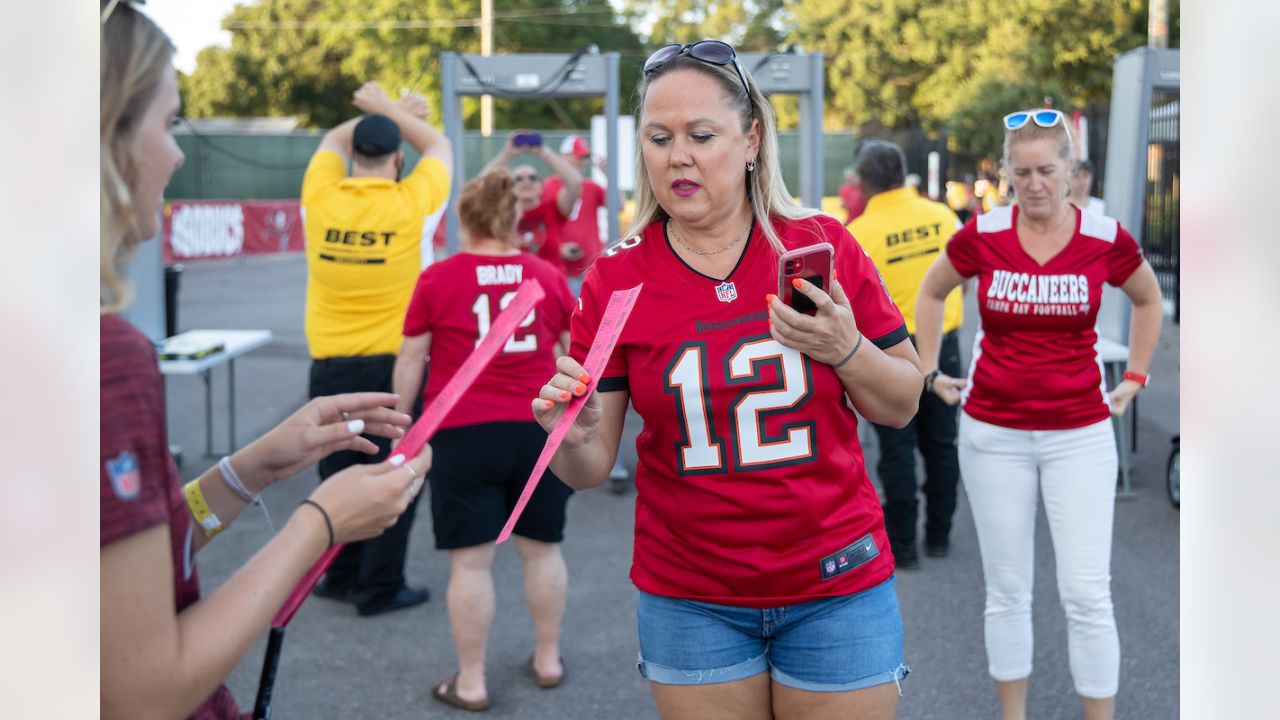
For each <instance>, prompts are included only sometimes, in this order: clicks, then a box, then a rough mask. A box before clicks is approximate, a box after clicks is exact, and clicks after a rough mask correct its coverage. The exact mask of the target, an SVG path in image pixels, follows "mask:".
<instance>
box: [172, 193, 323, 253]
mask: <svg viewBox="0 0 1280 720" xmlns="http://www.w3.org/2000/svg"><path fill="white" fill-rule="evenodd" d="M163 233H164V262H165V264H166V265H168V264H171V263H173V262H178V261H187V260H198V259H201V258H227V257H235V256H237V255H259V254H264V253H280V252H298V251H301V250H302V249H303V228H302V215H301V213H300V211H299V206H298V201H297V200H243V201H239V200H189V201H188V200H178V201H174V202H172V203H169V205H168V206H166V207H165V211H164V229H163Z"/></svg>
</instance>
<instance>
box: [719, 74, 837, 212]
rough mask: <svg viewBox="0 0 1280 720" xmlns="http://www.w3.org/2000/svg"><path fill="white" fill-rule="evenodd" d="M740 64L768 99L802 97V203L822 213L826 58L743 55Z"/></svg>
mask: <svg viewBox="0 0 1280 720" xmlns="http://www.w3.org/2000/svg"><path fill="white" fill-rule="evenodd" d="M738 60H739V62H741V63H742V67H743V68H745V69H746V70H747V72H749V73H750V74H751V79H752V81H754V82H755V83H756V86H757V87H759V88H760V91H761V92H763V93H764V94H765V95H799V96H800V202H801V203H803V204H804V205H805V207H810V208H813V209H815V210H821V209H822V196H823V187H822V174H823V161H824V158H823V156H822V106H823V101H824V99H825V98H824V92H825V85H824V82H823V81H824V75H823V54H822V53H820V52H814V53H805V52H785V53H741V54H739V55H738Z"/></svg>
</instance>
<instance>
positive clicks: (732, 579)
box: [533, 40, 923, 720]
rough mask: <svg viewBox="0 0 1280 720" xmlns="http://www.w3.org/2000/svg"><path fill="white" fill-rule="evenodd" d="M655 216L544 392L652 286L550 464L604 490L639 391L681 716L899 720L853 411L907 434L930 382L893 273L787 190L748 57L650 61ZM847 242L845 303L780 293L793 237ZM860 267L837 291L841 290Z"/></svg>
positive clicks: (796, 241)
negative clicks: (804, 301)
mask: <svg viewBox="0 0 1280 720" xmlns="http://www.w3.org/2000/svg"><path fill="white" fill-rule="evenodd" d="M637 109H638V113H637V114H638V116H639V118H640V119H639V126H640V138H639V141H640V147H641V153H640V155H641V160H642V162H640V163H637V165H638V168H637V172H638V178H637V182H636V187H637V188H638V195H637V210H636V222H635V225H634V226H633V228H632V229H631V231H630V232H629V233H628V236H629V237H628V238H627V239H626V240H623V241H622V242H620V243H618V244H617V245H615V246H614V247H613V248H611V249H610V250H609V251H607V252H606V253H605V254H604V255H602V256H601V257H600V258H598V259H597V260H596V262H595V264H594V265H593V266H592V268H591V270H590V271H589V272H588V274H587V278H586V282H585V284H584V286H583V290H582V296H581V302H580V305H579V308H578V310H576V311H575V313H574V317H573V323H572V326H573V327H572V334H573V344H572V349H571V352H570V356H569V357H561V358H559V359H558V360H557V365H556V369H557V373H556V374H555V376H554V377H552V378H551V380H550V381H549V383H548V384H547V385H546V386H544V387H543V388H542V391H541V393H540V395H539V399H537V400H534V401H533V405H534V408H533V409H534V412H535V415H536V416H537V417H538V419H539V421H540V422H541V423H542V424H543V427H546V428H551V427H553V425H554V423H555V422H556V420H557V418H559V417H560V415H562V414H563V410H564V407H565V403H566V402H567V401H568V400H569V398H570V397H571V396H574V395H577V396H581V395H582V394H583V393H584V392H585V390H586V384H587V383H589V382H590V378H589V377H586V376H585V375H584V371H583V368H582V365H581V364H580V363H581V362H582V361H583V360H584V358H585V356H586V354H587V350H588V346H589V345H590V344H591V342H592V338H593V337H594V336H595V334H596V331H597V328H598V326H599V324H600V320H601V315H602V312H603V310H604V307H605V305H606V303H607V302H608V298H609V296H610V293H611V292H612V291H615V290H621V289H626V288H631V287H634V286H636V285H639V284H641V283H643V284H644V289H643V290H642V291H641V293H640V295H639V298H638V300H637V302H636V305H635V308H634V310H633V312H632V313H631V316H630V318H629V320H628V321H627V325H626V327H625V328H623V330H622V334H621V337H620V339H619V342H618V345H617V348H616V350H615V351H614V353H613V355H612V357H611V358H610V359H609V361H608V365H607V367H606V368H605V369H604V371H603V373H602V375H601V380H600V384H599V386H598V388H597V389H596V391H595V392H593V393H592V395H591V396H590V398H589V399H588V402H587V404H586V407H585V409H584V411H583V412H582V413H581V414H580V415H579V416H578V419H577V421H576V422H575V424H574V426H573V428H572V430H571V431H570V433H569V434H568V436H567V437H566V439H565V441H564V444H563V445H562V446H561V448H560V449H559V451H558V452H557V454H556V457H555V459H554V461H553V463H552V467H553V469H554V470H555V471H556V474H557V475H559V476H560V477H562V478H564V479H565V481H566V482H568V483H569V484H570V485H571V486H573V487H576V488H586V487H593V486H597V485H600V484H601V483H603V482H604V480H605V478H606V477H607V476H608V474H609V469H610V468H611V467H612V465H613V462H614V458H615V456H616V455H617V452H618V445H619V442H620V440H621V433H622V425H623V417H624V413H625V411H626V407H627V403H628V402H631V403H632V404H633V405H634V406H635V408H636V411H637V412H638V413H639V415H640V416H641V417H642V418H643V420H644V429H643V431H642V432H641V433H640V436H639V438H638V440H637V454H638V457H639V462H638V464H637V470H636V492H637V496H636V520H635V552H634V560H633V564H632V569H631V578H632V581H633V582H634V583H635V584H636V586H637V587H638V588H639V589H640V598H639V604H638V609H637V621H638V630H639V639H640V660H639V667H640V670H641V672H642V673H643V675H644V676H645V677H646V678H648V679H649V680H650V687H651V689H652V692H653V695H654V699H655V701H656V703H657V706H658V710H659V713H660V714H661V716H662V717H663V718H665V719H668V720H670V719H672V718H691V719H692V718H696V719H698V720H704V719H706V718H759V719H761V720H763V719H767V718H775V717H776V718H801V717H803V718H848V717H859V718H890V717H892V716H893V715H894V713H895V710H896V707H897V700H898V695H899V685H898V681H899V680H901V678H902V677H903V676H905V674H906V671H907V669H906V666H905V665H904V664H903V658H902V620H901V617H900V615H899V611H898V603H897V595H896V593H895V591H894V588H893V557H892V554H891V553H890V551H889V544H888V541H887V539H886V537H885V531H884V516H883V515H882V513H881V510H880V504H879V502H878V500H877V498H876V493H875V490H874V489H873V488H872V485H871V483H870V481H869V480H868V478H867V474H866V470H865V468H864V466H863V459H862V452H861V448H860V447H859V445H858V440H857V432H856V427H857V420H856V418H855V415H854V413H853V410H852V409H851V408H850V407H849V404H848V402H849V401H850V400H851V401H852V403H853V405H854V406H855V407H856V408H857V409H858V411H859V412H861V413H862V414H863V415H864V416H866V417H867V418H869V419H872V420H874V421H875V422H879V423H884V424H890V425H894V426H896V427H902V426H903V425H905V424H906V423H907V422H908V421H909V420H910V419H911V417H912V416H913V415H914V414H915V412H916V405H917V401H918V399H919V396H920V387H921V383H922V380H923V378H922V376H921V374H920V370H919V368H918V366H917V362H918V361H917V359H916V355H915V350H914V348H913V347H912V345H911V343H910V341H909V340H908V337H907V331H906V327H905V325H904V324H903V320H902V316H901V314H899V313H898V310H897V308H896V307H895V306H894V305H893V303H892V301H891V300H890V299H889V296H888V293H887V292H886V291H885V289H884V286H883V285H882V283H881V282H880V279H879V276H878V274H877V273H876V270H875V267H874V266H873V265H872V263H871V261H870V260H869V259H868V258H867V257H866V255H865V253H863V252H862V250H861V249H860V248H859V247H858V245H857V243H856V242H855V241H854V240H853V238H852V237H850V236H849V234H848V232H847V231H846V230H845V229H844V227H843V226H842V225H841V224H840V223H839V221H837V220H835V219H833V218H827V217H825V216H821V215H817V214H816V213H814V212H812V211H808V210H804V209H802V208H800V207H798V206H797V205H796V204H795V203H794V201H792V200H791V197H790V194H789V193H788V192H787V190H786V187H785V186H784V184H783V182H782V176H781V172H780V169H779V166H778V143H777V130H776V127H775V124H774V117H773V113H772V110H771V109H770V106H769V101H768V100H767V99H766V98H765V97H764V96H763V95H762V94H761V93H760V90H759V88H758V87H757V86H756V85H755V83H753V82H752V81H751V80H750V79H749V76H748V75H747V74H746V73H745V72H744V71H743V69H742V68H741V66H740V65H739V63H738V60H737V57H736V56H735V54H734V51H733V48H732V47H730V46H728V45H726V44H724V43H721V42H717V41H707V40H704V41H702V42H699V43H695V44H693V45H670V46H667V47H665V48H662V49H660V50H658V51H657V52H656V53H654V55H653V56H651V57H650V58H649V60H648V61H647V62H646V63H645V77H644V79H643V82H642V85H641V88H640V95H639V102H638V108H637ZM822 241H827V242H830V243H831V244H832V245H833V246H834V248H835V257H834V268H835V275H836V276H837V277H833V278H831V281H832V282H831V283H830V287H831V294H830V295H828V294H827V293H825V292H823V291H821V290H819V289H817V288H816V287H813V286H811V285H808V284H806V283H802V284H801V285H802V286H803V287H802V288H800V290H801V292H803V293H804V294H805V295H807V296H809V297H810V298H811V299H812V300H813V301H814V302H815V303H816V305H817V308H818V310H817V313H816V315H814V316H809V315H802V314H800V313H798V312H796V311H795V310H793V309H792V308H791V307H789V306H787V305H786V304H784V303H783V302H781V301H780V300H778V299H777V298H776V297H775V296H774V295H773V294H774V293H776V292H777V291H778V259H779V254H780V253H781V252H783V251H784V250H785V249H791V248H798V247H803V246H806V245H811V244H813V243H815V242H822ZM837 278H838V282H837Z"/></svg>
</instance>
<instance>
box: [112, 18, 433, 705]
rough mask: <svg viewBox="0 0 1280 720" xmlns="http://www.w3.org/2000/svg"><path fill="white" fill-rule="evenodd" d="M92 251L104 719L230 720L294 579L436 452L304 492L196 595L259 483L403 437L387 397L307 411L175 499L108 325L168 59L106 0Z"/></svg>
mask: <svg viewBox="0 0 1280 720" xmlns="http://www.w3.org/2000/svg"><path fill="white" fill-rule="evenodd" d="M102 10H103V23H102V44H101V48H102V50H101V66H102V86H101V145H102V148H101V149H102V180H101V183H102V184H101V195H102V203H101V214H102V218H101V220H102V231H101V237H100V244H101V246H100V249H101V253H102V265H101V275H100V283H101V284H100V289H101V295H100V304H99V309H100V318H101V320H100V331H101V339H100V350H101V356H100V362H101V370H100V373H101V377H100V393H101V394H100V398H99V401H100V406H101V419H100V423H101V430H100V444H101V470H100V478H99V484H100V497H101V505H100V521H101V523H100V524H101V531H100V532H101V569H100V570H101V572H100V578H101V624H102V637H101V648H102V650H101V664H102V677H101V701H100V702H101V706H100V710H101V715H102V717H104V718H137V717H168V718H179V717H190V718H196V719H197V720H230V719H231V718H237V719H238V718H239V717H240V713H239V711H238V709H237V708H236V702H235V699H234V698H232V697H231V693H230V691H228V690H227V688H226V686H225V685H223V684H222V681H223V678H225V677H226V676H227V675H228V674H229V673H230V672H231V670H232V668H234V667H235V665H236V663H238V662H239V661H240V660H241V658H243V657H244V655H245V653H246V652H248V650H249V648H250V646H251V645H252V644H253V642H254V641H255V640H257V639H258V638H259V637H260V636H261V635H262V632H263V631H264V630H266V629H267V625H268V624H269V623H270V621H271V617H272V615H274V614H275V613H276V611H277V610H279V609H280V606H281V605H282V604H283V603H284V600H285V598H286V597H287V596H288V594H289V591H290V590H292V589H293V587H294V585H296V584H297V582H298V580H300V579H301V578H302V575H303V573H305V572H306V571H307V569H308V568H310V567H311V565H312V564H313V563H314V562H315V561H316V560H317V559H318V558H319V557H320V555H321V553H323V552H324V550H325V547H326V546H327V545H329V544H332V543H333V542H348V541H353V540H362V539H365V538H369V537H373V536H375V535H377V534H378V533H380V532H382V531H383V529H385V528H386V527H388V526H390V525H391V524H393V523H394V522H395V520H396V518H397V517H398V516H399V515H400V513H401V512H403V511H404V509H405V508H406V507H407V506H408V503H409V500H410V499H411V497H412V495H413V494H414V493H416V492H417V491H418V489H419V488H420V487H421V482H422V481H421V479H420V478H421V477H422V476H423V475H425V474H426V471H427V468H428V467H429V466H430V452H429V451H425V450H424V452H423V454H421V455H419V456H418V457H416V458H413V459H412V460H410V461H409V462H408V463H407V464H405V465H403V466H394V465H392V464H390V463H383V464H381V465H359V466H356V467H353V468H351V469H350V470H348V471H345V472H343V473H339V474H338V475H335V476H334V477H332V478H330V479H329V481H328V482H326V483H325V484H324V485H322V486H321V487H320V488H318V489H317V490H316V491H315V492H313V493H312V494H311V497H310V498H309V499H308V500H307V505H308V506H307V507H306V508H301V509H299V510H298V511H296V512H295V513H294V514H293V516H292V517H290V518H289V519H288V521H287V522H286V523H285V524H284V525H283V527H281V528H280V531H279V532H278V533H276V536H275V537H274V538H273V539H272V540H271V541H270V542H268V543H267V545H266V546H265V547H263V548H262V549H261V550H260V551H258V553H257V554H256V555H254V557H253V558H252V559H251V560H250V561H249V562H248V563H247V564H246V565H245V566H244V567H243V568H241V569H240V570H239V571H237V572H236V573H235V575H233V576H232V577H231V579H229V580H228V581H227V582H226V583H225V584H224V585H223V586H222V587H221V588H219V589H218V592H217V593H215V594H213V595H211V596H209V597H207V598H203V599H202V598H201V597H200V585H199V578H198V576H197V574H196V567H195V559H194V555H195V552H196V551H198V550H199V549H200V548H201V547H203V546H204V545H205V544H206V543H207V542H208V541H209V539H210V538H212V537H213V536H214V535H216V534H218V532H221V530H222V529H224V528H225V527H226V526H227V525H229V524H230V523H231V522H232V521H233V520H234V519H235V518H236V516H237V515H239V514H240V513H241V512H242V511H243V510H244V508H245V507H246V506H247V505H248V503H249V502H250V501H252V500H253V499H254V498H255V497H256V496H257V495H258V493H260V492H261V491H262V490H263V489H264V488H265V487H266V486H267V485H269V484H271V483H273V482H275V481H277V480H280V479H282V478H285V477H288V476H290V475H293V474H295V473H297V472H298V471H300V470H302V469H303V468H305V467H307V466H309V465H310V464H312V463H314V462H315V461H316V460H318V459H319V458H321V457H324V456H325V455H327V454H329V453H331V452H333V451H335V450H343V449H346V450H362V451H365V452H374V451H375V450H376V448H375V446H374V444H373V443H371V442H370V441H369V440H368V439H366V438H363V437H361V436H360V432H361V431H364V432H367V433H372V434H376V435H381V436H385V437H400V436H401V435H402V434H403V430H402V429H401V428H403V427H404V426H406V425H408V423H409V417H408V416H407V415H403V414H401V413H397V412H395V411H394V410H392V409H391V408H390V407H387V406H389V405H391V404H392V403H394V402H395V396H394V395H391V394H387V393H361V394H354V395H339V396H335V397H326V398H316V399H315V400H313V401H311V402H310V403H307V405H306V406H304V407H303V408H302V409H301V410H299V411H298V412H296V413H294V414H293V416H291V417H290V418H288V419H287V420H285V421H284V422H283V423H281V424H280V425H279V426H277V427H276V428H275V429H273V430H271V432H269V433H267V434H266V435H264V436H263V437H261V438H259V439H258V440H256V441H254V442H253V443H251V444H250V445H248V446H247V447H245V448H243V449H241V450H239V451H237V452H236V453H234V454H233V455H231V457H229V458H224V459H223V461H222V462H220V463H219V464H218V466H217V467H214V468H211V469H210V470H208V471H206V472H205V473H204V474H202V475H201V476H200V477H198V478H197V479H195V480H192V481H191V482H190V483H188V484H187V485H186V486H185V487H183V486H182V485H181V480H180V478H179V475H178V468H177V466H176V464H175V463H174V461H173V457H172V456H171V455H170V454H169V445H168V441H167V437H166V433H165V419H164V391H163V387H162V385H161V379H160V372H159V370H158V368H157V365H156V353H155V348H154V347H153V346H152V344H151V342H150V341H149V340H147V338H146V337H145V336H144V335H143V334H142V333H141V332H139V331H138V330H137V329H136V328H134V327H133V326H132V325H130V324H129V323H128V322H127V321H126V320H124V319H123V318H121V317H120V316H119V315H117V314H115V313H116V312H117V311H118V310H120V309H121V308H123V307H124V306H125V305H126V304H127V301H128V295H129V289H128V284H127V282H126V281H125V280H124V279H123V278H122V277H121V275H120V271H119V268H120V266H121V264H122V263H123V262H124V260H125V259H126V258H127V257H128V255H129V253H130V252H131V251H132V249H133V248H134V247H135V246H136V245H137V244H138V243H140V242H143V241H145V240H147V239H148V238H151V237H154V236H155V235H156V233H157V231H158V230H159V227H158V223H157V220H158V218H159V216H160V210H161V208H162V207H163V204H164V198H163V193H164V187H165V184H166V183H168V181H169V177H170V175H172V174H173V171H174V170H176V169H177V168H178V166H179V165H181V164H182V159H183V157H182V151H181V150H179V149H178V146H177V144H176V143H175V142H174V140H173V136H172V134H171V132H170V131H171V128H172V126H173V124H174V120H175V118H176V116H177V113H178V107H179V103H178V83H177V78H176V75H175V72H174V69H173V65H172V63H171V59H172V56H173V46H172V44H170V42H169V39H168V38H167V37H165V35H164V33H162V32H161V31H160V29H159V28H157V27H156V26H155V25H154V24H153V23H152V22H151V21H150V20H149V19H148V18H147V17H146V16H144V15H142V14H141V13H139V12H137V11H135V10H134V9H133V7H132V6H131V5H129V4H128V3H125V2H119V3H116V2H110V3H108V2H105V1H104V2H103V3H102Z"/></svg>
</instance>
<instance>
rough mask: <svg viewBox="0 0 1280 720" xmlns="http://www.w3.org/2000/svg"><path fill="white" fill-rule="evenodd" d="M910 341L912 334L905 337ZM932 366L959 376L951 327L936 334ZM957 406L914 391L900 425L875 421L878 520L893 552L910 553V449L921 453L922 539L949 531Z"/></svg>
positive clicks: (934, 541) (913, 482)
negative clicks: (909, 414) (916, 404)
mask: <svg viewBox="0 0 1280 720" xmlns="http://www.w3.org/2000/svg"><path fill="white" fill-rule="evenodd" d="M911 342H912V343H913V344H914V343H915V338H914V337H912V338H911ZM938 369H940V370H941V371H942V372H943V373H944V374H946V375H950V376H951V377H960V376H961V375H960V372H961V369H960V340H959V338H958V337H956V333H955V332H949V333H947V334H946V335H944V336H943V337H942V346H941V348H940V351H939V353H938ZM957 412H958V410H957V409H956V408H954V407H951V406H949V405H947V404H946V403H944V402H943V401H942V398H939V397H938V396H937V395H934V394H933V393H924V394H923V395H921V397H920V411H919V412H918V413H917V414H916V416H915V417H914V418H912V419H911V422H910V423H908V424H907V426H906V427H904V428H902V429H901V430H899V429H897V428H891V427H886V426H883V425H876V426H875V429H876V435H878V436H879V437H880V461H879V462H878V463H877V464H876V472H877V473H878V474H879V475H880V483H881V484H882V485H883V486H884V495H885V505H884V523H885V529H886V531H887V532H888V534H889V542H890V544H891V545H892V547H893V552H894V554H895V555H896V554H899V552H900V551H901V552H903V553H904V554H907V555H910V554H912V553H914V551H915V547H916V521H917V517H918V507H919V503H918V502H917V500H916V493H917V491H918V490H919V487H918V481H917V479H916V449H917V448H919V450H920V455H921V456H922V457H923V458H924V474H925V481H924V497H925V543H926V544H929V545H942V544H945V543H946V542H947V538H948V537H949V536H950V534H951V516H952V514H954V513H955V510H956V485H957V483H958V482H959V480H960V460H959V457H958V455H957V452H956V417H957V416H956V413H957Z"/></svg>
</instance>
